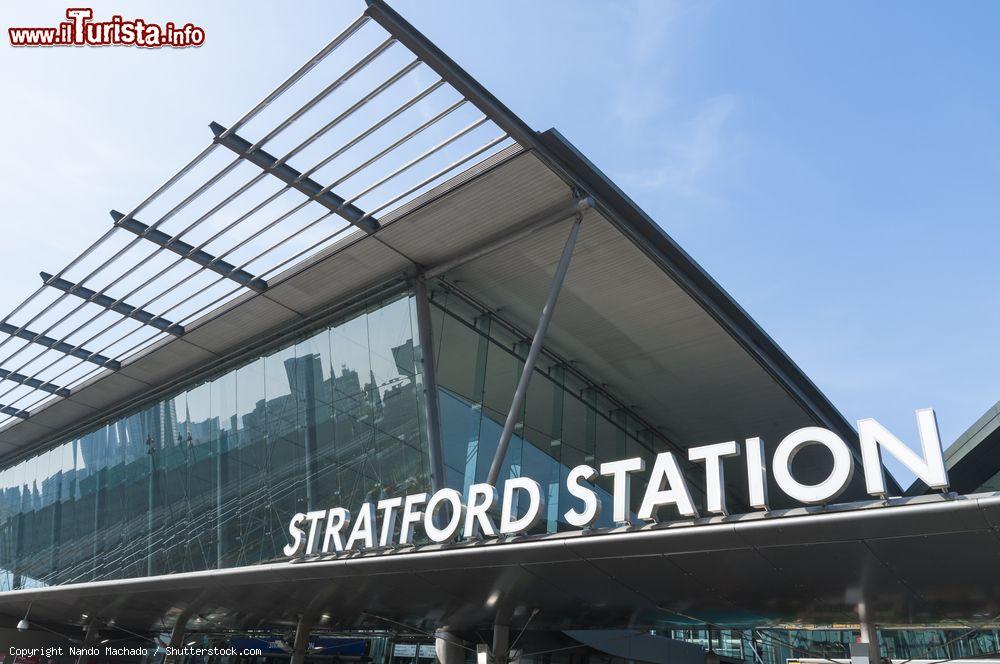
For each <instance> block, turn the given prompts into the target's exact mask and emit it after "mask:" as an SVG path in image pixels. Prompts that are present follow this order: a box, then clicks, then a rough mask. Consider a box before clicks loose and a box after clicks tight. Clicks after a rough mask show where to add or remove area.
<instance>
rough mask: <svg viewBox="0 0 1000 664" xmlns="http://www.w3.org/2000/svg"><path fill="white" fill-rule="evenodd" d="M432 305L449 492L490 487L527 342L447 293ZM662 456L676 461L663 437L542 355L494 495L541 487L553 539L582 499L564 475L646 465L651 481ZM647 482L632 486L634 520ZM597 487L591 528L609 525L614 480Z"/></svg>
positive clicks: (699, 491) (545, 524)
mask: <svg viewBox="0 0 1000 664" xmlns="http://www.w3.org/2000/svg"><path fill="white" fill-rule="evenodd" d="M431 303H432V316H431V318H432V325H433V338H434V343H435V349H434V357H435V361H436V363H437V382H438V393H439V400H440V404H441V428H442V437H443V439H444V457H445V472H446V474H447V484H448V485H449V486H451V487H454V488H456V489H459V490H463V491H464V490H465V489H467V488H468V486H469V485H470V484H474V483H476V482H484V481H485V480H486V476H487V474H488V472H489V468H490V464H491V463H492V460H493V456H494V454H495V453H496V450H497V446H498V443H499V440H500V433H501V431H502V430H503V423H504V420H505V419H506V417H507V412H508V409H509V407H510V403H511V399H512V397H513V394H514V388H515V386H516V385H517V382H518V378H519V377H520V375H521V371H522V370H523V367H524V358H525V356H526V355H527V351H528V347H529V346H530V339H525V338H523V337H521V336H519V335H518V334H516V333H515V332H513V331H512V330H511V329H510V328H509V327H507V326H505V325H503V324H502V323H501V322H500V321H499V320H498V319H497V318H496V317H495V316H494V315H492V314H491V313H489V312H484V311H482V310H481V309H479V308H477V307H475V306H474V305H472V304H471V303H469V302H468V301H467V300H465V299H463V298H462V297H460V296H459V295H457V294H456V293H453V292H451V291H449V290H448V289H446V288H445V287H444V286H443V285H438V286H437V287H436V290H435V292H434V293H433V297H432V301H431ZM556 315H557V316H558V311H557V313H556ZM668 450H674V451H675V454H676V449H675V448H673V447H671V445H670V444H669V442H668V441H667V440H666V439H665V438H664V437H663V436H662V435H661V434H659V433H658V432H657V431H654V430H652V429H650V428H649V427H647V426H646V424H644V422H643V421H642V420H640V419H639V418H637V417H636V416H635V414H634V413H632V412H631V411H629V410H628V409H627V408H625V407H623V406H622V405H621V404H620V403H618V402H616V401H615V400H614V399H613V398H612V397H611V396H610V395H609V394H607V393H606V392H605V391H604V390H602V389H600V388H599V387H598V386H596V385H594V384H592V383H590V382H588V381H586V380H585V379H583V378H582V377H580V375H579V374H578V373H577V372H574V371H573V370H572V368H571V367H567V366H565V365H563V364H560V363H559V362H558V361H557V360H556V359H554V358H553V357H552V356H549V355H547V354H544V353H543V355H542V357H541V358H540V359H539V361H538V364H537V365H536V372H535V375H534V376H533V378H532V380H531V383H530V386H529V389H528V394H527V398H526V399H525V406H524V408H523V410H522V412H521V413H520V420H519V422H518V425H517V427H516V428H515V430H514V437H513V439H512V440H511V443H510V447H509V448H508V450H507V454H506V457H505V459H504V464H503V467H502V469H501V473H500V480H499V482H498V484H499V485H500V486H498V487H497V490H498V491H502V485H503V482H504V480H505V479H507V478H511V477H517V476H528V477H531V478H533V479H535V480H537V481H538V482H539V483H540V484H541V485H542V488H543V491H544V492H546V493H547V496H546V518H545V519H543V520H542V522H541V523H540V524H539V526H538V527H537V530H538V532H556V531H558V530H562V529H566V528H568V525H567V524H565V521H564V517H563V514H564V513H565V512H566V511H567V510H568V509H571V508H574V507H579V504H578V503H579V501H578V500H576V499H574V498H573V497H572V496H571V495H569V493H568V492H567V491H566V488H565V486H566V477H567V474H568V473H569V470H570V469H572V468H573V467H574V466H577V465H579V464H588V465H591V466H594V467H598V466H599V465H600V464H601V463H602V462H604V461H613V460H617V459H624V458H627V457H642V458H643V459H645V461H646V468H647V473H646V475H648V470H649V469H650V468H651V467H652V463H653V457H654V456H655V454H657V453H659V452H664V451H668ZM676 456H677V460H678V463H680V464H681V465H682V467H687V469H688V471H689V472H687V477H688V478H689V488H690V489H691V494H692V498H693V499H694V500H695V502H696V503H698V504H701V505H704V492H703V484H702V483H700V482H699V480H698V478H699V477H700V476H704V470H703V469H702V468H699V467H693V466H691V465H690V463H689V462H688V461H687V455H686V453H680V454H676ZM644 484H645V483H644V482H642V481H634V482H632V495H631V506H632V512H633V514H632V521H634V522H635V521H636V519H635V516H634V512H635V511H636V510H638V508H639V504H640V502H641V500H642V495H641V493H640V492H641V489H642V487H643V486H644ZM598 489H599V490H598V494H599V495H600V496H601V500H602V509H601V516H600V520H599V522H598V523H597V524H596V525H597V527H608V526H613V525H615V524H614V523H612V509H611V504H610V502H611V489H612V486H611V482H610V478H607V477H601V478H599V480H598ZM664 509H665V510H667V509H672V508H664ZM675 514H676V513H675ZM664 516H665V517H666V516H667V514H666V512H665V513H664Z"/></svg>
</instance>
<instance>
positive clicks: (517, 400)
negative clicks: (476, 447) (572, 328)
mask: <svg viewBox="0 0 1000 664" xmlns="http://www.w3.org/2000/svg"><path fill="white" fill-rule="evenodd" d="M582 221H583V216H582V215H579V214H578V215H577V217H576V219H575V220H574V221H573V227H572V228H571V229H570V232H569V237H568V238H566V245H565V246H564V247H563V252H562V256H561V257H560V259H559V265H558V266H557V267H556V273H555V275H554V276H553V277H552V285H551V286H549V297H548V299H547V300H546V301H545V306H544V307H542V315H541V317H540V318H539V319H538V328H537V329H536V330H535V336H534V337H533V338H532V340H531V348H530V349H529V350H528V357H527V358H525V360H524V369H523V370H522V371H521V378H520V379H519V380H518V381H517V388H516V389H515V390H514V398H513V400H512V401H511V404H510V411H508V413H507V420H506V421H505V422H504V425H503V433H501V434H500V442H499V443H498V444H497V451H496V454H495V455H494V456H493V463H492V464H490V472H489V475H487V478H486V482H487V483H489V484H493V485H496V482H497V478H498V477H500V468H501V466H503V460H504V457H505V456H506V455H507V448H508V447H509V446H510V439H511V436H513V435H514V427H515V426H516V425H517V421H518V419H519V417H520V413H521V408H522V407H523V406H524V398H525V396H526V395H527V393H528V383H530V382H531V375H532V373H533V372H534V371H535V364H536V363H537V362H538V355H539V353H541V352H542V343H543V342H544V341H545V333H546V332H548V329H549V322H551V320H552V313H553V311H555V308H556V300H558V299H559V291H560V290H561V289H562V285H563V280H565V278H566V271H567V270H568V269H569V261H570V259H571V258H572V257H573V247H574V246H575V245H576V237H577V235H579V234H580V224H581V223H582Z"/></svg>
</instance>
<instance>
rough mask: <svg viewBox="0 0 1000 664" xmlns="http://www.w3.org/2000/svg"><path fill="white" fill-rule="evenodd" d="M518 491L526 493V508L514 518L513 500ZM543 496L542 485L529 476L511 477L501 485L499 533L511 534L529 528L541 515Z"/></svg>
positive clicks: (543, 505)
mask: <svg viewBox="0 0 1000 664" xmlns="http://www.w3.org/2000/svg"><path fill="white" fill-rule="evenodd" d="M518 491H524V492H526V493H527V494H528V509H527V510H526V511H525V513H524V515H523V516H521V517H520V518H516V519H515V518H514V507H515V505H514V502H515V498H516V497H517V492H518ZM544 507H545V497H544V496H543V495H542V486H541V485H540V484H539V483H538V482H536V481H535V480H533V479H531V478H530V477H512V478H510V479H509V480H507V481H506V482H504V485H503V507H502V508H501V510H500V533H501V534H503V535H513V534H515V533H523V532H524V531H526V530H530V529H531V528H532V527H533V526H534V525H535V524H536V523H538V521H539V519H541V517H542V510H543V509H544Z"/></svg>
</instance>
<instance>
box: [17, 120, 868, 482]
mask: <svg viewBox="0 0 1000 664" xmlns="http://www.w3.org/2000/svg"><path fill="white" fill-rule="evenodd" d="M544 139H545V141H546V142H548V143H549V144H551V145H552V146H553V148H556V147H559V146H561V147H559V149H560V150H561V151H562V153H563V156H564V157H565V158H566V159H567V161H568V163H570V164H571V165H572V168H573V169H574V172H575V173H577V177H578V178H579V179H581V180H586V181H587V182H588V183H589V184H588V187H589V188H591V189H592V190H594V191H595V192H598V193H599V194H600V197H599V198H598V199H597V203H596V205H595V206H594V207H593V208H591V209H589V210H588V211H587V212H585V213H584V215H583V225H582V228H581V232H580V235H579V239H578V241H577V246H576V250H575V252H574V257H573V262H572V264H571V266H570V270H569V274H568V276H567V279H566V282H565V284H564V286H563V289H562V293H561V295H560V299H559V304H558V307H557V310H556V315H555V318H554V320H553V323H552V326H551V328H550V331H549V334H548V337H547V339H546V347H547V348H549V349H550V350H551V351H553V352H554V353H555V354H557V355H558V356H560V357H562V358H565V359H566V360H567V361H571V362H572V363H573V366H574V367H576V368H577V369H579V370H580V371H582V372H583V373H585V374H586V375H587V376H588V378H590V379H591V380H593V381H594V382H595V383H597V384H603V385H605V386H606V387H607V389H608V390H609V391H610V392H611V393H612V394H614V395H615V396H616V397H617V398H618V399H620V400H621V401H622V402H624V403H626V404H628V405H629V406H630V407H633V408H634V409H635V411H636V412H637V413H638V414H639V415H640V416H642V417H643V418H644V419H646V420H647V421H648V422H650V424H651V425H652V426H655V427H656V428H657V429H658V430H660V431H661V432H662V433H663V434H664V435H665V436H666V437H667V438H668V439H669V440H671V441H672V442H673V443H675V444H677V445H679V446H681V447H687V446H691V445H697V444H703V443H709V442H719V441H724V440H740V439H742V438H744V437H748V436H761V437H763V438H764V440H765V442H766V443H768V444H769V446H771V447H773V446H774V445H776V444H777V442H778V441H779V440H780V439H781V437H783V436H784V435H786V434H788V433H789V432H791V431H792V430H794V429H795V428H798V427H800V426H808V425H820V426H825V427H827V428H830V429H832V430H833V431H836V432H837V433H838V434H839V435H841V436H842V437H843V438H845V440H847V441H848V443H849V444H851V445H852V446H854V447H855V448H856V441H855V440H854V439H855V434H854V431H853V429H852V428H851V426H850V425H849V424H847V422H846V421H844V419H843V418H842V417H841V416H840V415H839V414H838V413H837V411H836V409H834V408H833V406H832V405H831V404H830V403H829V401H827V399H826V398H825V397H824V396H823V395H822V393H820V391H819V390H818V389H817V388H816V387H815V385H813V383H812V382H811V381H809V379H808V378H806V376H805V375H804V374H803V373H802V372H801V370H799V369H798V368H797V367H796V366H795V364H794V363H793V362H791V360H789V359H788V357H787V356H786V355H785V354H784V353H783V352H782V351H781V350H780V349H779V348H778V347H777V345H776V344H774V342H773V341H771V340H770V338H769V337H768V336H767V335H766V334H765V333H764V332H763V331H762V330H761V329H760V328H759V327H758V326H757V325H756V324H755V323H754V322H753V320H752V319H750V317H749V316H748V315H747V314H746V313H745V312H744V311H743V310H742V309H741V308H740V307H739V306H738V305H736V304H735V302H733V301H732V299H731V298H730V297H729V296H728V295H727V294H726V293H725V292H724V291H723V290H722V289H721V288H720V287H719V286H718V285H717V284H716V283H715V282H714V281H713V280H712V279H711V278H710V277H708V275H707V274H705V273H704V271H703V270H701V268H700V267H698V265H697V264H696V263H694V262H693V261H692V260H691V259H690V257H688V256H687V255H686V254H685V253H684V252H683V251H682V250H681V249H680V248H679V247H677V245H676V244H675V243H673V241H672V240H671V239H670V238H669V237H668V236H667V235H666V234H665V233H664V232H663V231H662V229H660V228H659V227H658V226H657V225H656V224H655V223H654V222H653V221H652V220H650V219H649V218H648V217H646V216H645V215H644V214H642V212H641V210H639V209H638V208H637V207H636V206H635V204H634V203H632V202H631V201H629V200H628V199H627V198H624V196H623V195H622V194H621V193H620V192H618V190H617V189H615V188H614V186H613V185H612V184H611V183H610V182H609V181H608V180H607V179H606V178H604V177H603V176H602V175H601V174H600V172H599V171H597V170H596V169H595V168H594V167H593V166H592V165H590V164H589V163H587V162H586V161H584V160H583V159H582V158H581V157H579V155H577V154H576V153H575V151H574V150H573V149H572V147H571V146H569V145H568V144H567V143H565V141H563V140H562V139H561V138H560V137H559V136H558V135H557V134H555V133H554V132H547V133H546V134H545V135H544ZM573 196H574V189H573V186H572V185H571V184H570V183H568V182H567V181H566V180H565V179H564V178H563V177H561V176H560V175H559V174H558V173H556V172H554V171H553V170H552V169H551V168H549V167H548V166H547V165H546V163H544V161H543V160H542V159H541V158H540V157H539V156H538V155H537V154H536V153H535V152H533V151H526V150H523V149H521V148H519V147H518V146H513V147H511V148H509V149H507V150H505V151H503V152H501V153H499V154H497V155H496V156H494V157H492V158H491V159H489V160H487V161H485V162H483V163H482V164H479V165H478V166H476V167H475V168H474V169H470V170H469V171H467V172H464V173H462V174H461V175H459V176H457V177H455V178H453V179H452V180H450V181H448V182H446V183H444V184H443V185H441V186H440V187H438V188H436V189H434V190H432V191H430V192H428V193H427V194H425V195H424V196H422V197H420V198H419V199H416V200H415V201H413V202H412V203H411V204H410V205H408V206H406V207H405V208H403V209H401V210H399V211H398V213H397V214H395V215H393V216H392V217H391V218H384V219H383V220H382V228H381V230H379V231H378V232H377V233H376V234H375V235H373V236H366V235H365V234H363V233H360V232H356V233H354V234H352V235H350V236H348V237H346V238H345V239H344V240H342V241H341V242H339V243H337V244H335V245H333V246H331V247H330V248H328V249H327V250H326V251H324V252H323V253H321V254H320V255H318V256H316V257H315V258H313V259H311V260H310V261H308V262H307V263H305V264H303V265H299V266H296V267H295V268H293V269H290V270H288V271H287V272H285V273H283V274H281V275H279V276H278V277H277V278H274V279H271V280H270V287H269V288H268V289H267V291H266V292H264V293H254V292H247V293H246V294H244V295H243V296H242V297H240V298H239V299H237V300H235V301H233V302H232V303H230V304H229V305H228V306H226V307H225V308H223V309H222V310H219V311H215V312H213V313H212V314H210V315H207V316H205V317H203V318H202V319H200V320H198V321H196V322H194V323H193V324H188V325H187V326H186V327H187V331H186V333H185V334H184V336H183V337H180V338H175V337H169V338H166V339H165V340H163V341H162V342H160V343H159V344H157V345H156V346H154V347H152V348H150V349H149V350H147V351H146V352H145V353H143V354H142V355H140V356H139V357H136V358H134V359H132V360H131V361H129V362H127V363H126V364H125V365H124V366H123V367H122V369H121V370H119V371H106V372H105V373H103V374H101V375H100V376H98V377H96V378H94V379H92V380H91V381H90V382H88V383H87V384H85V385H83V386H82V387H79V388H77V389H74V390H73V391H72V393H71V394H70V395H69V396H68V397H67V398H65V399H60V400H57V401H54V402H52V403H51V405H49V406H47V407H45V408H43V409H42V410H40V411H39V412H37V413H36V414H33V415H32V417H31V418H30V419H29V420H25V421H23V422H19V423H18V424H15V425H13V426H10V427H8V428H7V429H6V430H4V431H2V432H0V445H2V446H3V451H5V452H6V453H7V455H8V456H10V455H14V454H17V453H19V452H22V451H23V450H26V449H30V448H32V447H36V446H38V445H40V444H43V443H44V442H45V441H48V440H53V439H55V438H57V437H63V438H65V437H66V436H68V435H69V434H70V432H72V431H73V429H75V428H77V429H78V428H81V427H85V426H87V425H88V424H92V423H94V422H96V421H97V418H100V420H102V421H107V419H109V418H110V417H111V416H113V415H114V413H115V412H116V411H117V412H125V411H126V410H128V409H130V408H134V407H136V406H137V405H138V404H139V403H140V402H142V401H144V400H149V399H150V398H151V396H152V395H154V394H156V393H157V392H160V393H164V394H165V393H168V392H169V391H170V390H172V389H179V388H178V386H179V384H180V383H182V382H184V381H190V380H192V379H193V378H194V377H196V376H197V375H198V374H208V373H211V372H212V371H216V370H217V367H219V366H222V365H223V364H225V363H227V362H231V361H233V358H234V357H236V356H239V355H246V354H247V353H252V352H253V351H254V349H255V348H258V349H259V348H260V347H261V346H263V345H266V344H268V343H271V342H273V340H274V339H277V338H279V337H280V336H281V335H283V334H285V335H287V334H288V333H289V332H291V331H294V330H295V329H299V328H301V327H302V326H305V325H308V324H309V323H310V321H316V320H318V319H321V318H322V317H323V316H324V315H325V314H326V313H328V312H330V311H334V310H336V309H337V308H338V307H341V306H344V305H345V303H347V302H349V301H351V300H353V299H356V298H358V297H359V296H360V295H361V294H363V293H365V292H367V291H369V290H371V289H375V288H378V287H380V286H384V285H385V284H387V283H389V282H393V281H399V280H401V279H406V278H408V277H412V276H413V275H415V274H417V273H418V272H420V271H421V270H427V269H429V268H434V266H439V265H448V264H453V262H454V259H456V258H461V257H463V256H469V255H474V256H477V257H476V258H474V259H473V260H469V261H468V262H464V263H462V264H460V265H457V266H456V267H454V268H452V269H450V270H448V271H446V272H445V273H444V274H443V275H442V277H443V278H444V279H445V280H446V281H448V282H450V283H457V284H458V286H459V287H460V288H461V289H462V291H463V292H464V293H466V294H469V295H470V296H472V297H474V298H475V299H476V300H478V301H480V302H482V303H483V304H484V305H485V306H487V307H489V308H491V309H493V310H496V311H498V312H499V313H498V315H499V316H500V317H502V318H503V319H505V320H507V321H508V322H510V323H512V324H513V325H515V326H517V327H519V328H520V329H523V330H526V331H527V333H528V334H529V335H530V332H531V331H532V330H533V328H534V325H535V321H536V320H537V316H538V312H539V310H540V309H541V307H542V304H543V303H544V299H545V296H546V293H547V290H548V285H549V282H550V280H551V278H552V274H553V272H554V270H555V267H556V263H557V262H558V259H559V255H560V252H561V249H562V245H563V243H564V242H565V237H566V233H567V232H568V228H569V224H570V223H571V222H570V219H571V218H572V215H571V214H567V215H566V217H565V219H564V220H563V221H561V222H556V223H551V222H547V223H545V224H538V222H539V220H540V219H549V218H550V217H551V216H552V212H553V211H556V210H565V209H568V208H569V206H570V205H571V204H572V201H573ZM533 224H534V225H536V226H538V228H537V230H535V231H534V232H531V231H532V229H533V226H532V225H533ZM505 236H508V237H509V236H518V237H520V239H519V240H518V241H516V242H513V243H510V244H507V245H506V246H503V247H502V248H499V249H496V250H494V251H492V252H489V253H486V254H485V255H478V252H477V250H478V249H479V248H482V247H484V246H491V245H493V244H495V243H496V241H497V240H498V239H502V238H504V237H505ZM808 461H809V460H808V459H806V462H807V463H805V464H803V465H802V466H801V467H800V470H801V471H802V472H803V477H806V478H808V477H809V473H810V466H809V463H808ZM799 463H802V461H801V460H799ZM825 463H826V460H825V459H824V458H822V457H819V456H817V457H815V458H814V460H813V461H812V467H813V470H812V472H816V473H819V472H821V471H820V470H817V468H819V467H821V466H823V464H825ZM735 482H736V483H737V484H738V483H739V478H735ZM852 491H853V493H852V494H850V496H851V497H854V498H857V497H860V496H861V495H863V494H862V493H861V492H860V490H859V487H858V486H857V485H855V486H853V487H852Z"/></svg>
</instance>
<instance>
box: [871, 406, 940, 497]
mask: <svg viewBox="0 0 1000 664" xmlns="http://www.w3.org/2000/svg"><path fill="white" fill-rule="evenodd" d="M917 429H918V430H919V432H920V447H921V448H922V449H923V453H924V454H923V457H920V456H918V455H917V453H916V452H914V451H913V450H911V449H910V448H909V447H908V446H907V445H906V443H904V442H903V441H901V440H900V439H899V438H896V436H894V435H892V434H891V433H889V430H888V429H886V428H885V427H884V426H882V425H881V424H879V423H878V422H876V421H875V420H872V419H868V420H858V436H859V437H860V438H861V461H862V463H863V465H864V467H865V485H866V486H867V488H868V493H870V494H871V495H873V496H885V474H884V471H883V469H882V453H881V451H880V448H881V449H883V450H885V451H886V452H888V453H889V454H891V455H892V456H894V457H896V459H897V460H898V461H899V462H900V463H902V464H903V465H904V466H906V467H907V469H909V471H910V472H911V473H913V474H914V475H916V476H917V478H918V479H920V480H923V482H924V484H926V485H927V486H929V487H930V488H932V489H940V490H942V491H944V490H945V489H947V488H948V470H947V469H946V468H945V466H944V454H943V452H942V451H941V437H940V436H939V435H938V426H937V417H935V416H934V409H933V408H922V409H921V410H918V411H917Z"/></svg>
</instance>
